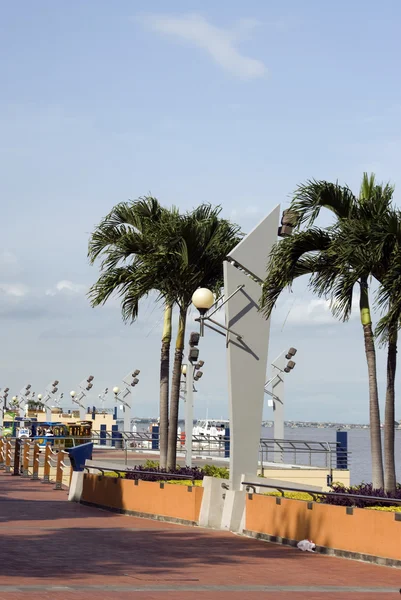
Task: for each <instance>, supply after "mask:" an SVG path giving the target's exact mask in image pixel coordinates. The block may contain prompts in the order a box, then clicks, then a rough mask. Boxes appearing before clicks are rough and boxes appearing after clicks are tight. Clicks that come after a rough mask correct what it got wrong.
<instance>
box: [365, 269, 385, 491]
mask: <svg viewBox="0 0 401 600" xmlns="http://www.w3.org/2000/svg"><path fill="white" fill-rule="evenodd" d="M360 289H361V295H360V300H359V310H360V317H361V323H362V328H363V337H364V341H365V353H366V362H367V365H368V377H369V419H370V448H371V455H372V484H373V487H374V488H383V486H384V475H383V454H382V440H381V431H380V407H379V393H378V389H377V369H376V349H375V343H374V338H373V330H372V319H371V315H370V306H369V295H368V284H367V281H366V280H363V281H361V283H360Z"/></svg>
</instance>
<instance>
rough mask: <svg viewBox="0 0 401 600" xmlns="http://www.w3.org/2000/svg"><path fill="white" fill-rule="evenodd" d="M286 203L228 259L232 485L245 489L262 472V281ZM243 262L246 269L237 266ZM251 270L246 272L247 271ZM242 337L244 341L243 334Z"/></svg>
mask: <svg viewBox="0 0 401 600" xmlns="http://www.w3.org/2000/svg"><path fill="white" fill-rule="evenodd" d="M279 217H280V206H276V207H275V208H274V209H273V211H272V212H271V213H270V214H269V215H268V216H267V217H266V218H265V219H263V221H261V223H259V225H257V226H256V227H255V229H253V231H251V232H250V233H249V234H248V235H247V236H246V237H245V238H244V239H243V240H242V241H241V242H240V243H239V244H238V245H237V246H236V247H235V248H234V250H233V251H232V252H231V253H230V255H229V258H230V259H231V260H232V261H234V263H235V266H234V265H233V264H230V263H229V262H225V263H224V286H225V288H224V294H225V297H226V298H227V297H228V296H229V295H230V294H232V293H233V292H235V290H236V289H237V288H238V286H243V287H242V289H241V290H240V291H239V292H237V293H236V294H235V295H234V296H233V297H232V298H231V299H230V300H229V301H228V302H227V303H226V304H225V311H226V326H227V327H228V329H232V330H233V332H235V334H234V333H231V332H230V333H228V334H227V361H228V392H229V413H230V484H231V489H233V490H240V489H241V475H242V474H244V473H254V474H255V475H256V473H257V467H258V455H259V441H260V430H261V423H262V417H263V401H264V383H265V375H266V368H267V353H268V348H269V334H270V319H268V320H266V319H265V318H264V317H263V315H262V314H261V313H260V312H259V310H258V305H259V300H260V296H261V291H262V290H261V285H260V283H258V282H256V281H254V279H252V278H251V277H249V275H247V273H250V274H251V275H252V276H253V277H254V278H257V279H259V280H260V281H262V280H263V279H264V278H265V276H266V266H267V263H268V259H269V255H270V252H271V249H272V247H273V244H274V243H275V242H276V240H277V230H278V225H279ZM237 265H238V266H239V267H240V268H237ZM244 271H245V272H244ZM236 334H237V335H239V336H241V339H238V337H237V335H236Z"/></svg>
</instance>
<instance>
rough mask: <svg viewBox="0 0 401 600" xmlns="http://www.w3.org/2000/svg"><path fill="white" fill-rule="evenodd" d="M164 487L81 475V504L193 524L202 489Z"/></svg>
mask: <svg viewBox="0 0 401 600" xmlns="http://www.w3.org/2000/svg"><path fill="white" fill-rule="evenodd" d="M190 489H191V490H192V491H189V488H188V487H187V486H184V485H171V484H168V483H166V484H164V488H161V487H160V484H159V483H156V482H151V481H138V485H135V482H134V481H132V480H125V479H118V478H114V477H100V476H98V475H92V474H87V473H85V475H84V483H83V491H82V498H81V500H82V501H83V502H89V503H91V504H97V505H98V506H104V507H109V508H114V509H117V510H123V511H130V512H134V513H143V514H147V515H153V516H161V517H167V518H172V519H178V520H182V521H188V522H192V523H197V522H198V521H199V512H200V507H201V502H202V496H203V488H201V487H192V488H190Z"/></svg>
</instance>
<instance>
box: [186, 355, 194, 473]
mask: <svg viewBox="0 0 401 600" xmlns="http://www.w3.org/2000/svg"><path fill="white" fill-rule="evenodd" d="M185 380H186V381H185V383H186V392H185V464H186V466H187V467H192V430H193V426H194V366H193V364H192V363H191V362H190V361H188V364H187V370H186V374H185Z"/></svg>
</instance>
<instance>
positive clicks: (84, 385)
mask: <svg viewBox="0 0 401 600" xmlns="http://www.w3.org/2000/svg"><path fill="white" fill-rule="evenodd" d="M93 380H94V377H93V375H89V377H87V379H84V380H83V381H81V383H80V384H79V386H78V387H79V392H78V395H77V392H76V391H74V390H71V392H70V396H71V400H72V401H73V402H74V404H77V405H78V407H79V420H80V421H83V420H84V418H85V413H86V407H85V405H84V404H82V402H81V400H83V399H84V398H85V397H86V392H89V390H91V389H92V388H93V383H92V381H93ZM83 411H85V413H84V414H82V413H83Z"/></svg>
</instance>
